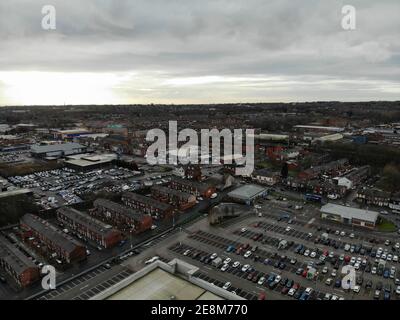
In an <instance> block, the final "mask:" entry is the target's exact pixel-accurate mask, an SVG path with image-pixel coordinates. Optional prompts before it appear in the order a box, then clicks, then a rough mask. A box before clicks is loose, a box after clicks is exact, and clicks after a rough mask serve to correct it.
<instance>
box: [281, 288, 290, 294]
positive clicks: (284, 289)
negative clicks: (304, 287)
mask: <svg viewBox="0 0 400 320" xmlns="http://www.w3.org/2000/svg"><path fill="white" fill-rule="evenodd" d="M288 292H289V288H288V287H283V288H282V290H281V294H287V293H288Z"/></svg>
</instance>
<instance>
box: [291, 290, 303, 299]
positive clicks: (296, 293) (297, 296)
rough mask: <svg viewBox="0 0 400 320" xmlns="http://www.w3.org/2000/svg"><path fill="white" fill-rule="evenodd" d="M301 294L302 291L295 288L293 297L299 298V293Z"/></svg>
mask: <svg viewBox="0 0 400 320" xmlns="http://www.w3.org/2000/svg"><path fill="white" fill-rule="evenodd" d="M302 294H303V291H301V290H297V291H296V292H295V294H294V295H293V298H295V299H297V300H298V299H300V297H301V295H302Z"/></svg>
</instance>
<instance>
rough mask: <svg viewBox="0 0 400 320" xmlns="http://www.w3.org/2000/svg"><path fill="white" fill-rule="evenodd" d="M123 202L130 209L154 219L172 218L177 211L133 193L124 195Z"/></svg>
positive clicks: (165, 204)
mask: <svg viewBox="0 0 400 320" xmlns="http://www.w3.org/2000/svg"><path fill="white" fill-rule="evenodd" d="M122 202H123V203H124V204H125V205H126V206H128V207H130V208H134V209H137V210H139V211H140V212H143V213H146V214H148V215H150V216H152V217H153V218H154V219H164V218H168V217H171V216H172V215H173V213H174V211H175V209H174V207H173V206H171V205H169V204H167V203H164V202H160V201H158V200H155V199H153V198H150V197H146V196H143V195H140V194H137V193H133V192H125V193H123V194H122Z"/></svg>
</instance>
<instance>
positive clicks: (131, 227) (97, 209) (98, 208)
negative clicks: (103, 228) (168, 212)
mask: <svg viewBox="0 0 400 320" xmlns="http://www.w3.org/2000/svg"><path fill="white" fill-rule="evenodd" d="M90 213H91V214H92V215H94V216H96V217H98V218H99V219H101V220H103V221H105V222H107V223H110V224H112V225H113V226H115V227H116V228H118V229H119V230H121V231H129V232H132V233H135V234H138V233H141V232H144V231H146V230H149V229H151V226H152V225H153V219H152V217H151V216H149V215H146V214H142V213H139V212H136V211H134V210H132V209H131V208H128V207H125V206H123V205H120V204H119V203H116V202H113V201H110V200H106V199H97V200H95V202H94V209H93V210H91V211H90Z"/></svg>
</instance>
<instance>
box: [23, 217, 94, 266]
mask: <svg viewBox="0 0 400 320" xmlns="http://www.w3.org/2000/svg"><path fill="white" fill-rule="evenodd" d="M20 228H21V233H22V234H21V237H22V239H23V240H24V241H25V242H27V243H32V244H33V245H35V247H36V249H39V250H40V252H41V253H43V255H44V256H48V257H51V258H58V259H60V260H61V261H65V262H66V263H71V262H75V261H81V260H84V259H86V248H85V246H83V245H82V244H81V243H80V242H79V241H77V240H75V239H74V238H73V237H71V236H69V235H68V234H66V233H65V232H63V231H62V230H60V229H58V228H57V227H56V226H54V225H53V224H51V223H49V222H48V221H46V220H44V219H42V218H40V217H39V216H36V215H33V214H29V213H28V214H26V215H24V216H23V217H22V218H21V220H20Z"/></svg>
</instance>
